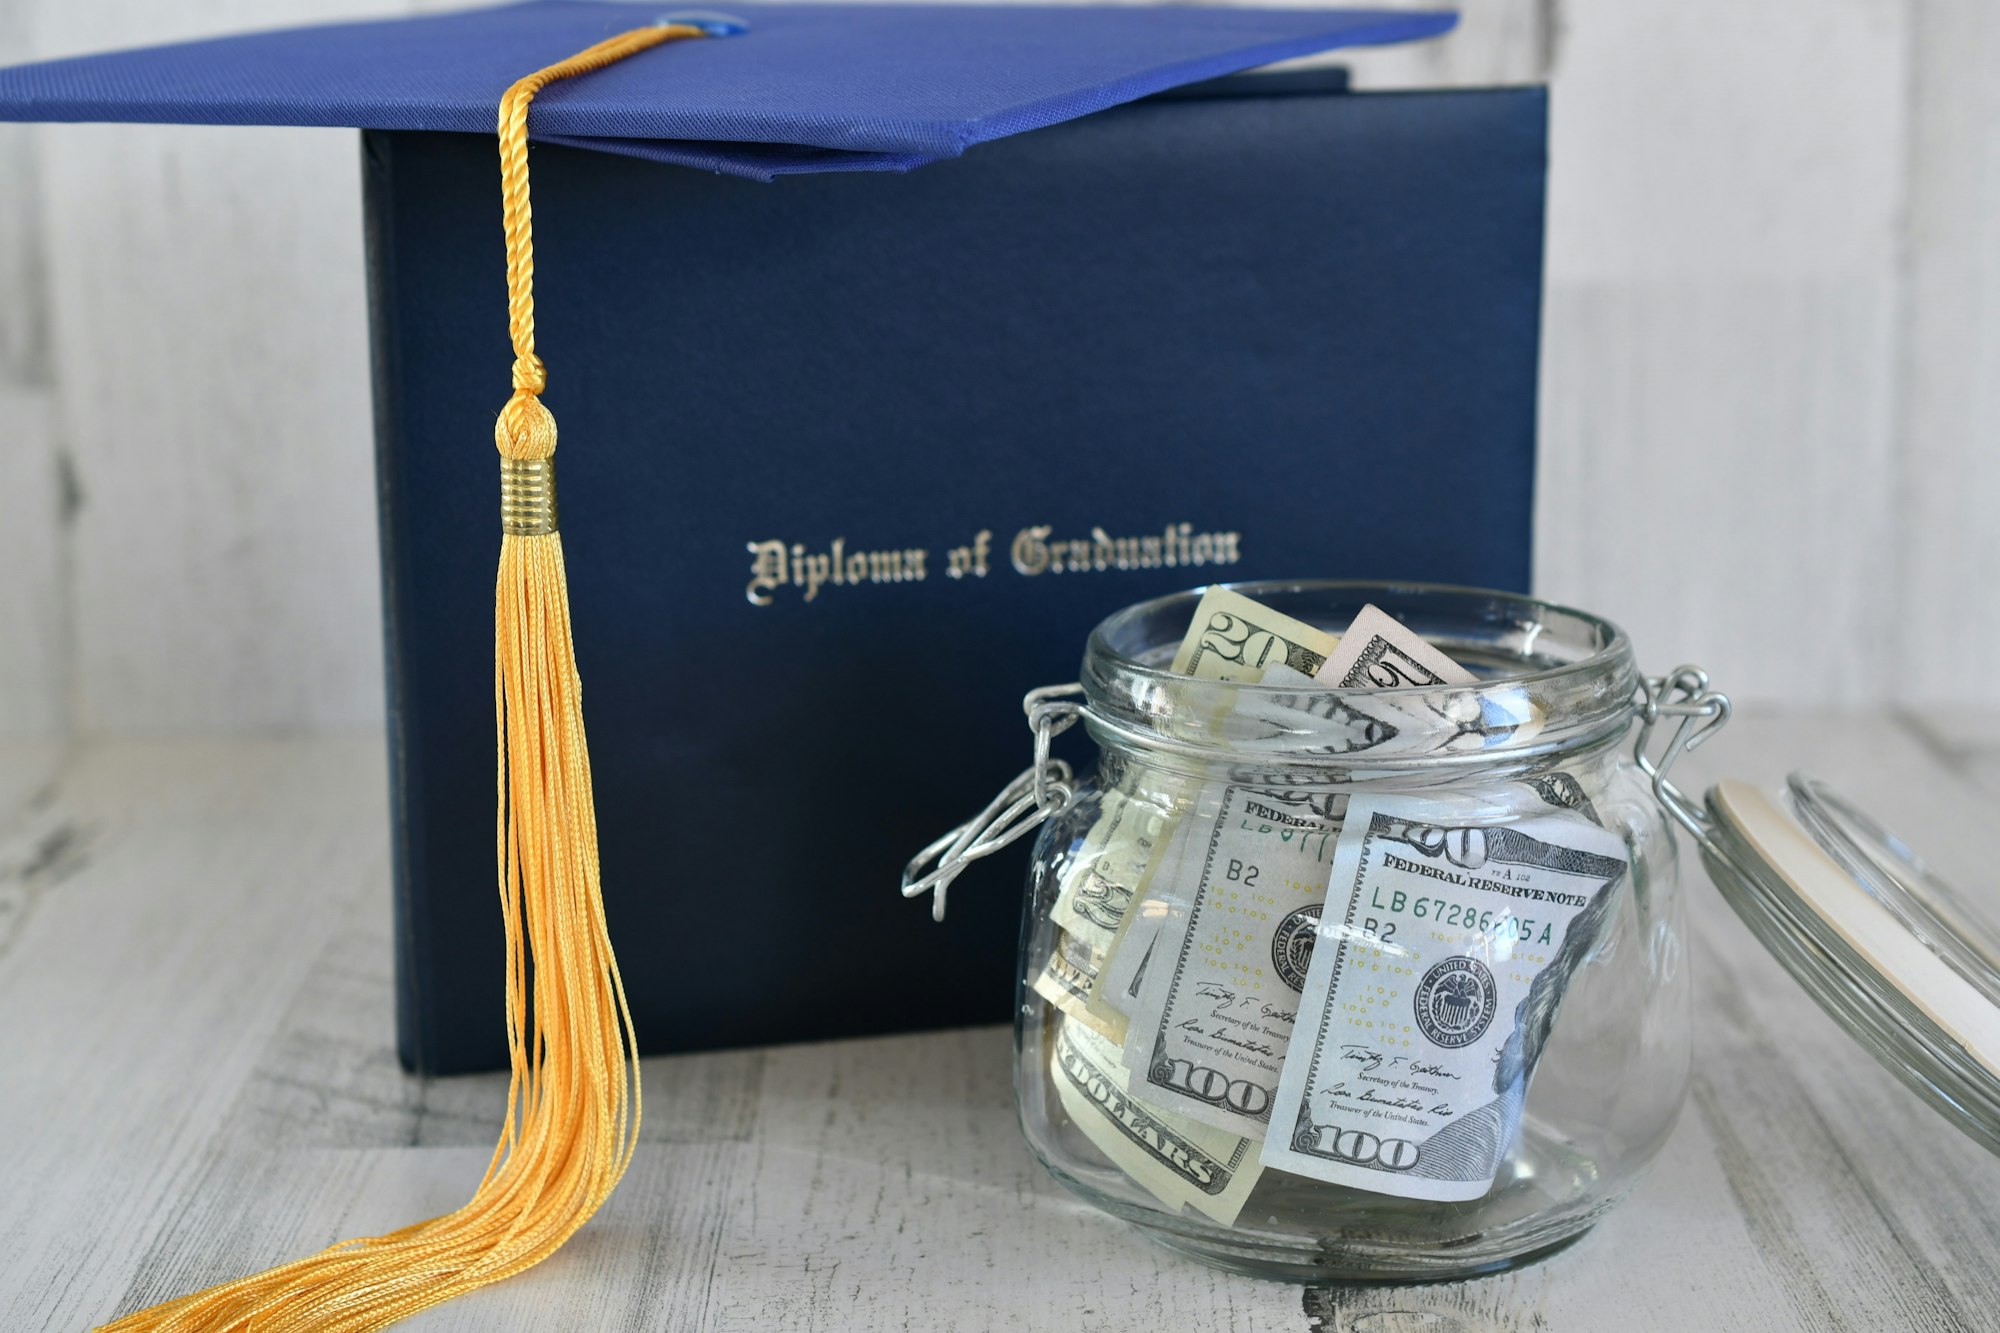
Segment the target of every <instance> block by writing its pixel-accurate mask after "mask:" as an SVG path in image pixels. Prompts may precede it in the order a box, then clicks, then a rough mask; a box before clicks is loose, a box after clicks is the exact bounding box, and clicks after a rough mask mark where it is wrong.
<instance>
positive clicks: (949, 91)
mask: <svg viewBox="0 0 2000 1333" xmlns="http://www.w3.org/2000/svg"><path fill="white" fill-rule="evenodd" d="M666 21H673V22H687V23H692V24H694V25H696V26H699V27H703V28H705V29H707V30H708V31H709V32H711V33H712V34H714V35H717V36H726V37H728V40H710V41H703V42H700V43H698V44H687V45H676V46H674V47H671V48H669V49H667V50H664V51H657V52H652V53H650V54H648V55H647V56H646V57H645V58H643V59H639V60H630V61H622V62H620V63H618V64H615V65H612V66H609V67H607V68H605V69H602V70H598V71H596V72H594V73H593V74H592V75H591V77H589V78H588V79H585V80H582V81H577V82H572V83H562V84H556V85H554V86H552V87H551V88H550V89H549V90H548V92H547V93H546V94H544V95H543V96H542V97H540V98H538V99H537V100H536V102H535V106H534V113H533V118H532V123H531V125H530V132H531V135H532V137H533V138H534V139H535V140H536V141H538V142H542V143H560V144H570V145H577V146H582V147H588V148H595V149H601V150H604V151H607V152H615V153H625V154H630V155H632V156H636V157H645V158H652V159H656V160H659V161H664V162H676V163H682V164H685V165H689V166H697V167H703V168H708V169H712V170H715V171H721V172H728V173H731V174H735V175H744V176H751V177H755V178H759V179H769V178H771V177H773V176H778V175H786V174H793V173H800V172H821V171H906V170H909V169H910V168H912V167H917V166H921V165H923V164H924V163H927V162H933V161H936V160H938V159H940V158H947V157H954V156H957V155H958V154H960V153H963V152H964V151H965V150H966V149H967V148H969V147H971V146H972V145H974V144H980V143H985V142H987V141H989V140H993V139H999V138H1004V137H1005V136H1007V135H1011V134H1018V133H1020V132H1022V131H1024V130H1031V129H1036V128H1039V127H1042V126H1046V125H1054V124H1057V123H1060V122H1062V121H1066V120H1072V119H1074V118H1076V117H1078V116H1083V115H1087V114H1089V113H1090V112H1093V111H1101V110H1103V109H1105V108H1107V107H1111V106H1115V105H1117V104H1119V103H1123V102H1130V101H1134V100H1136V99H1138V98H1141V97H1145V96H1147V95H1149V94H1152V93H1157V92H1162V91H1164V90H1167V89H1170V88H1174V87H1178V86H1180V85H1183V84H1188V83H1194V82H1198V81H1200V80H1203V79H1209V78H1214V77H1218V76H1220V75H1225V74H1232V73H1236V72H1238V71H1241V70H1245V69H1249V68H1252V67H1254V66H1257V65H1263V64H1268V63H1270V62H1272V61H1277V60H1284V59H1287V58H1290V57H1294V56H1304V55H1311V54H1314V53H1317V52H1323V51H1328V50H1332V49H1335V48H1339V47H1348V46H1365V45H1377V44H1382V43H1390V42H1403V41H1409V40H1412V39H1416V38H1422V37H1429V36H1433V35H1435V34H1438V33H1441V32H1443V31H1445V30H1446V29H1448V28H1449V27H1450V26H1451V25H1452V23H1453V22H1454V21H1455V16H1454V15H1452V14H1450V13H1442V12H1393V11H1379V10H1347V11H1342V10H1312V9H1234V8H1231V9H1215V8H1196V7H1182V6H1173V7H1166V8H1152V7H1136V6H1120V7H1105V8H1097V7H1067V6H1051V7H1042V6H1027V5H1004V6H998V5H996V6H985V5H944V6H931V5H905V4H885V5H822V4H805V5H772V4H742V5H735V6H732V7H731V8H730V9H729V10H728V11H727V12H726V13H722V12H706V11H684V10H676V9H675V8H674V7H673V4H672V0H661V2H660V3H658V4H624V3H617V4H613V3H605V2H604V0H530V3H527V4H518V5H504V6H500V7H497V8H491V9H479V10H470V11H466V12H463V13H453V14H442V15H436V16H430V17H423V18H404V19H391V20H384V21H380V22H363V23H342V24H331V25H325V26H319V27H310V28H294V29H289V30H286V31H280V32H268V33H256V34H249V35H244V36H235V37H225V38H220V39H216V40H212V41H198V42H188V43H183V44H180V45H175V46H163V47H157V48H152V49H148V50H141V51H126V52H118V53H114V54H108V55H97V56H85V57H81V58H78V59H72V60H56V61H49V62H46V63H42V64H35V65H24V66H20V67H17V68H13V69H7V70H0V120H36V121H150V122H165V123H180V124H203V125H331V126H351V127H357V128H361V129H382V130H444V131H459V132H463V133H472V134H490V133H491V132H492V130H493V119H494V110H495V108H496V107H497V106H498V105H499V102H500V97H501V94H503V93H504V92H506V90H507V87H508V85H509V84H511V83H512V82H513V81H514V80H515V79H517V78H520V77H521V76H522V74H523V73H524V72H527V71H532V70H535V69H539V68H541V67H542V66H544V65H546V64H548V63H550V62H551V61H553V60H557V59H561V58H562V57H564V56H567V55H569V54H570V53H572V52H574V51H577V50H580V49H582V48H584V47H587V46H589V45H591V44H592V43H594V42H597V41H600V40H602V39H604V38H606V37H609V36H611V35H612V34H614V33H617V32H621V31H624V30H626V29H630V28H632V27H634V26H637V25H641V24H645V23H648V22H666Z"/></svg>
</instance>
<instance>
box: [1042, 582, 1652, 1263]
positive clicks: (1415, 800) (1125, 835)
mask: <svg viewBox="0 0 2000 1333" xmlns="http://www.w3.org/2000/svg"><path fill="white" fill-rule="evenodd" d="M1173 670H1174V671H1175V672H1177V673H1180V674H1182V675H1186V676H1190V677H1194V678H1197V679H1203V680H1219V681H1240V682H1247V683H1255V684H1261V685H1272V684H1278V685H1284V686H1287V687H1296V688H1297V689H1298V690H1299V693H1298V694H1297V695H1296V696H1290V695H1281V696H1277V697H1278V698H1279V700H1280V703H1279V704H1278V705H1276V706H1279V707H1282V706H1287V701H1289V703H1290V706H1296V707H1298V708H1300V709H1311V708H1313V707H1315V706H1316V705H1315V700H1314V698H1313V694H1312V691H1313V690H1315V689H1317V690H1319V691H1322V692H1323V691H1330V690H1341V691H1362V690H1378V689H1404V688H1408V687H1412V686H1417V687H1427V692H1426V693H1425V694H1423V695H1421V696H1413V695H1401V696H1383V698H1382V705H1383V707H1382V710H1380V711H1381V712H1382V714H1383V718H1384V719H1385V721H1384V723H1383V725H1382V726H1381V727H1379V728H1376V729H1375V730H1374V731H1373V732H1371V733H1370V734H1373V735H1383V736H1386V735H1390V734H1402V735H1404V736H1406V737H1408V736H1423V737H1426V738H1427V739H1426V740H1425V741H1424V743H1426V744H1431V745H1437V746H1452V745H1459V744H1462V743H1465V738H1466V737H1467V735H1470V736H1471V741H1470V743H1472V744H1481V743H1485V742H1484V741H1482V739H1481V737H1480V734H1479V728H1480V718H1481V712H1480V704H1479V703H1478V702H1476V701H1475V702H1474V703H1473V704H1472V705H1471V707H1470V708H1468V709H1459V710H1458V711H1459V712H1460V713H1462V714H1463V717H1462V718H1461V719H1460V720H1459V721H1451V720H1450V716H1449V715H1450V714H1451V712H1452V710H1453V703H1452V700H1451V698H1450V691H1449V688H1448V687H1450V686H1453V685H1472V684H1475V683H1477V679H1476V677H1474V676H1473V674H1472V673H1471V672H1469V671H1467V670H1466V669H1465V668H1464V667H1462V666H1461V665H1459V664H1458V663H1457V662H1454V661H1453V660H1452V659H1451V658H1449V657H1447V656H1446V655H1445V654H1443V653H1442V652H1440V651H1438V650H1437V649H1436V648H1435V647H1433V646H1432V645H1431V644H1429V643H1427V642H1426V641H1425V640H1424V639H1422V638H1421V637H1419V636H1418V635H1416V634H1414V633H1412V632H1411V631H1410V630H1409V629H1407V628H1406V627H1404V626H1403V625H1402V624H1400V623H1398V622H1397V621H1396V620H1395V619H1393V618H1392V617H1390V616H1388V615H1385V614H1384V613H1383V612H1381V611H1380V610H1378V609H1376V608H1374V607H1368V608H1365V609H1364V610H1363V611H1362V612H1361V614H1360V615H1359V616H1357V617H1356V618H1355V620H1354V622H1353V623H1352V624H1351V625H1349V626H1348V627H1347V629H1346V631H1345V633H1343V634H1340V635H1338V636H1336V635H1333V634H1329V633H1327V632H1325V631H1323V630H1320V629H1317V628H1315V627H1313V626H1311V625H1306V624H1303V623H1301V622H1299V621H1296V620H1293V619H1291V618H1290V617H1287V616H1284V615H1281V614H1279V613H1277V612H1275V611H1273V610H1271V609H1270V608H1268V607H1265V606H1262V605H1260V604H1258V603H1257V602H1254V601H1252V600H1250V599H1249V598H1246V597H1244V596H1242V595H1240V594H1238V593H1234V592H1230V591H1228V590H1226V589H1214V590H1211V591H1210V592H1208V593H1207V594H1206V595H1205V596H1204V597H1203V599H1202V601H1201V604H1200V605H1199V607H1198V608H1197V609H1196V612H1195V616H1194V620H1193V623H1192V624H1191V626H1190V628H1189V630H1188V633H1187V636H1186V638H1185V640H1184V641H1183V642H1182V644H1181V646H1180V651H1179V653H1178V654H1177V655H1176V657H1175V659H1174V662H1173ZM1256 693H1257V694H1259V695H1262V696H1264V697H1263V698H1262V699H1260V700H1259V701H1258V702H1257V703H1256V704H1255V705H1254V706H1256V707H1261V708H1267V709H1268V708H1270V707H1273V706H1274V705H1273V704H1272V703H1271V701H1270V700H1271V696H1270V694H1269V692H1268V691H1257V692H1256ZM1469 695H1470V692H1468V696H1469ZM1322 697H1323V698H1327V699H1330V698H1331V697H1332V696H1326V695H1323V696H1322ZM1341 699H1342V700H1343V701H1344V702H1343V704H1342V706H1343V707H1351V705H1352V704H1353V703H1354V700H1355V696H1353V695H1351V694H1343V695H1342V696H1341ZM1413 699H1416V700H1420V702H1418V703H1412V702H1410V701H1411V700H1413ZM1440 705H1442V707H1443V709H1444V712H1443V713H1439V712H1438V709H1439V707H1440ZM1488 706H1489V707H1490V700H1489V701H1488ZM1412 708H1428V709H1431V710H1432V715H1431V718H1430V725H1429V726H1427V727H1411V726H1410V725H1408V724H1409V723H1410V721H1411V720H1412V717H1411V714H1410V712H1409V710H1410V709H1412ZM1399 709H1400V710H1402V712H1401V713H1400V714H1399V713H1398V712H1397V710H1399ZM1362 711H1364V712H1368V711H1372V710H1370V709H1369V708H1368V707H1367V705H1366V701H1365V699H1364V701H1363V709H1362ZM1440 718H1442V719H1443V722H1442V724H1441V723H1440ZM1506 720H1507V722H1508V723H1509V726H1508V727H1507V728H1506V729H1505V732H1504V734H1505V735H1508V736H1513V737H1525V736H1526V735H1528V734H1530V733H1531V732H1532V731H1533V730H1534V729H1535V728H1537V727H1538V726H1539V717H1538V715H1535V714H1533V712H1532V706H1531V705H1527V704H1525V703H1523V704H1522V705H1521V707H1520V709H1519V710H1517V712H1516V715H1515V716H1513V717H1511V718H1509V719H1506ZM1377 785H1381V786H1385V787H1386V786H1387V784H1386V783H1369V784H1362V785H1360V786H1354V787H1351V788H1350V787H1320V788H1317V789H1314V788H1307V789H1305V790H1299V789H1296V788H1293V787H1285V788H1283V789H1273V788H1270V787H1259V786H1257V785H1255V784H1254V776H1253V777H1252V778H1251V779H1249V780H1246V781H1245V782H1244V783H1243V784H1242V785H1236V784H1235V783H1233V782H1229V781H1218V782H1212V783H1201V782H1198V781H1197V780H1195V779H1193V778H1189V777H1185V776H1177V775H1172V774H1168V773H1165V772H1163V771H1159V770H1150V769H1147V768H1146V767H1145V766H1144V765H1143V764H1132V765H1128V766H1127V767H1126V768H1125V770H1124V771H1123V772H1122V773H1120V774H1119V776H1118V778H1117V780H1116V781H1115V782H1113V783H1112V784H1111V785H1110V786H1109V787H1108V789H1106V790H1105V791H1104V792H1103V793H1102V796H1101V801H1100V805H1099V808H1098V812H1097V817H1096V821H1095V823H1094V824H1093V825H1092V826H1091V828H1090V830H1089V832H1088V834H1087V835H1086V836H1085V837H1084V839H1083V840H1082V842H1081V843H1080V844H1079V845H1078V846H1077V848H1076V849H1075V850H1074V852H1073V853H1072V854H1071V855H1070V857H1069V858H1068V860H1067V862H1066V863H1065V866H1064V870H1063V873H1062V878H1061V883H1060V888H1059V890H1058V894H1057V897H1056V901H1055V903H1054V905H1053V907H1052V909H1051V912H1050V915H1051V918H1052V920H1053V923H1054V925H1055V927H1057V928H1058V929H1057V933H1056V936H1055V944H1054V947H1053V948H1052V949H1051V950H1050V951H1049V956H1048V957H1047V959H1046V960H1045V961H1044V963H1043V964H1042V967H1041V971H1040V973H1039V975H1038V976H1037V977H1036V978H1035V982H1034V988H1035V990H1036V992H1037V993H1038V994H1040V995H1041V996H1042V997H1043V998H1045V999H1047V1000H1048V1001H1049V1002H1050V1003H1051V1004H1053V1005H1054V1006H1055V1007H1056V1008H1057V1009H1059V1010H1061V1015H1060V1016H1059V1017H1057V1016H1052V1019H1053V1024H1052V1027H1051V1028H1050V1032H1051V1039H1050V1040H1049V1042H1048V1047H1049V1065H1050V1067H1049V1076H1050V1078H1051V1080H1052V1082H1053V1084H1054V1087H1055V1089H1056V1093H1057V1096H1058V1098H1059V1099H1060V1101H1061V1103H1062V1106H1063V1109H1064V1111H1065V1113H1066V1114H1067V1115H1068V1117H1069V1119H1070V1120H1071V1121H1072V1122H1073V1123H1074V1124H1075V1125H1076V1126H1077V1127H1078V1128H1079V1129H1080V1130H1081V1131H1082V1133H1083V1134H1084V1135H1085V1136H1086V1137H1088V1138H1089V1140H1090V1141H1091V1142H1092V1143H1093V1144H1095V1145H1096V1146H1097V1148H1098V1149H1099V1150H1100V1151H1101V1152H1102V1153H1103V1154H1104V1155H1105V1157H1107V1158H1108V1159H1109V1160H1110V1161H1111V1162H1112V1163H1113V1164H1114V1165H1116V1166H1117V1167H1118V1168H1119V1169H1120V1170H1122V1171H1123V1172H1124V1173H1125V1174H1126V1175H1128V1176H1130V1177H1131V1178H1132V1180H1134V1181H1135V1182H1137V1183H1138V1184H1139V1185H1140V1186H1142V1187H1143V1188H1145V1189H1146V1190H1147V1191H1149V1192H1150V1193H1151V1194H1153V1195H1154V1196H1155V1197H1157V1198H1158V1199H1160V1200H1161V1201H1162V1202H1163V1203H1165V1204H1167V1205H1168V1206H1170V1207H1173V1208H1176V1209H1179V1208H1182V1207H1188V1208H1192V1209H1195V1210H1196V1211H1198V1212H1200V1213H1202V1214H1205V1215H1206V1216H1208V1217H1210V1218H1213V1219H1214V1220H1216V1221H1218V1222H1221V1223H1224V1224H1229V1223H1233V1222H1234V1221H1235V1220H1236V1219H1237V1217H1238V1215H1239V1214H1240V1213H1241V1211H1242V1209H1243V1207H1244V1204H1245V1201H1246V1200H1247V1199H1248V1197H1249V1196H1250V1194H1251V1192H1252V1190H1253V1189H1254V1188H1255V1187H1256V1184H1257V1181H1258V1179H1259V1177H1260V1176H1261V1174H1262V1173H1264V1172H1266V1171H1272V1172H1287V1173H1290V1174H1292V1175H1296V1176H1303V1177H1307V1178H1309V1179H1312V1180H1317V1181H1323V1182H1327V1183H1329V1184H1332V1185H1337V1186H1345V1187H1349V1188H1354V1189H1362V1190H1372V1191H1376V1192H1379V1193H1383V1194H1392V1195H1399V1196H1403V1197H1406V1198H1413V1199H1428V1200H1447V1201H1448V1200H1468V1199H1477V1198H1480V1197H1482V1196H1483V1195H1485V1194H1486V1193H1487V1192H1488V1191H1489V1190H1490V1189H1492V1187H1493V1181H1494V1177H1495V1175H1496V1174H1497V1172H1498V1170H1499V1168H1500V1165H1501V1163H1502V1161H1503V1160H1504V1159H1505V1157H1506V1155H1507V1152H1508V1150H1509V1149H1510V1147H1511V1146H1512V1144H1513V1142H1514V1138H1515V1136H1516V1134H1517V1132H1518V1130H1519V1126H1520V1118H1521V1108H1522V1103H1523V1101H1524V1099H1525V1097H1526V1095H1527V1088H1528V1083H1529V1080H1530V1078H1531V1076H1532V1074H1533V1072H1534V1067H1535V1063H1536V1060H1537V1059H1538V1058H1539V1056H1540V1054H1541V1050H1542V1047H1543V1045H1544V1043H1545V1042H1546V1040H1547V1038H1548V1034H1549V1031H1550V1028H1551V1027H1552V1025H1553V1024H1554V1022H1555V1019H1556V1015H1557V1011H1558V1009H1559V1007H1560V1006H1561V1003H1562V998H1563V994H1564V991H1565V990H1566V988H1567V986H1568V984H1569V981H1570V978H1571V977H1572V975H1573V974H1574V973H1575V971H1576V969H1577V968H1578V967H1579V966H1580V965H1581V964H1582V963H1583V961H1584V959H1585V958H1586V957H1587V956H1588V955H1589V953H1590V952H1591V950H1592V948H1593V947H1595V945H1596V944H1597V943H1598V941H1599V940H1601V938H1602V937H1603V936H1604V934H1605V933H1606V922H1607V919H1608V917H1609V914H1610V911H1611V906H1612V902H1613V897H1614V890H1615V889H1616V888H1617V886H1618V885H1619V884H1620V883H1621V882H1622V881H1623V879H1624V877H1625V873H1626V868H1627V866H1626V849H1625V844H1624V841H1623V840H1622V839H1621V838H1620V837H1619V836H1618V835H1617V834H1615V833H1612V832H1610V831H1608V830H1606V829H1604V828H1602V827H1600V826H1599V824H1598V823H1597V820H1596V814H1595V811H1594V810H1592V809H1591V807H1590V804H1589V802H1588V801H1587V800H1586V799H1585V798H1584V794H1583V792H1582V791H1581V789H1580V788H1579V787H1578V786H1577V785H1576V783H1575V782H1574V781H1573V780H1572V779H1569V778H1568V777H1567V776H1566V775H1563V774H1560V773H1553V774H1542V775H1538V776H1536V777H1534V778H1532V779H1527V780H1523V781H1519V782H1491V781H1489V782H1485V783H1482V784H1476V785H1475V786H1473V787H1471V788H1468V787H1467V786H1466V784H1455V785H1454V786H1452V787H1450V788H1447V789H1445V790H1444V792H1443V793H1442V794H1440V793H1439V791H1438V790H1436V789H1435V788H1433V789H1430V790H1427V791H1426V792H1425V793H1424V794H1422V795H1409V794H1397V793H1393V792H1389V791H1384V792H1381V793H1376V792H1374V791H1373V790H1371V789H1372V788H1373V787H1374V786H1377ZM1350 790H1351V793H1352V794H1349V793H1350Z"/></svg>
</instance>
